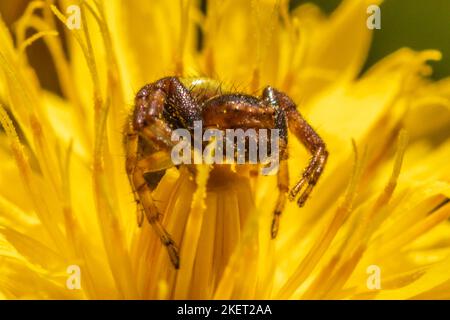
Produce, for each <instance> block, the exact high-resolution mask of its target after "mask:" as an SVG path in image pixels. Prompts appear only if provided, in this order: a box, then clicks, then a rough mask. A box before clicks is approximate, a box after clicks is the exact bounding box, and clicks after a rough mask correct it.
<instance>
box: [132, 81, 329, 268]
mask: <svg viewBox="0 0 450 320" xmlns="http://www.w3.org/2000/svg"><path fill="white" fill-rule="evenodd" d="M219 88H220V84H219V83H218V82H216V81H214V80H212V79H208V78H192V79H181V78H178V77H166V78H162V79H160V80H158V81H156V82H153V83H150V84H147V85H145V86H144V87H143V88H142V89H140V90H139V92H138V93H137V94H136V97H135V101H134V110H133V112H132V114H131V115H130V117H129V118H128V120H127V122H126V127H125V134H124V145H125V152H126V172H127V175H128V178H129V181H130V184H131V187H132V190H133V193H134V197H135V200H136V203H137V206H138V225H139V226H141V225H142V223H143V220H144V216H146V217H147V220H148V222H149V223H150V225H151V226H152V228H153V230H154V231H155V232H156V234H157V235H158V237H159V238H160V240H161V242H162V244H163V245H164V246H165V247H166V248H167V251H168V254H169V257H170V260H171V262H172V264H173V266H174V267H175V268H176V269H178V268H179V266H180V258H179V254H178V247H177V245H176V243H175V242H174V241H173V240H172V237H171V236H170V234H169V233H168V232H167V230H166V229H165V228H164V226H163V225H162V223H161V219H160V218H161V215H160V213H159V212H158V209H157V207H156V205H155V201H154V199H153V198H152V191H153V190H154V189H155V188H156V187H157V185H158V183H159V182H160V180H161V178H162V177H163V175H164V173H165V171H166V170H167V169H168V168H170V167H173V166H174V164H173V162H172V161H171V157H170V155H171V148H172V147H173V146H174V142H173V141H171V134H172V131H173V130H175V129H178V128H184V129H187V130H189V131H192V130H193V124H194V121H203V125H204V127H205V128H207V127H216V128H218V129H219V130H225V129H229V128H242V129H246V128H253V129H255V130H258V129H273V128H276V129H279V132H280V135H279V146H280V147H279V153H280V156H279V159H280V163H279V169H278V172H277V186H278V198H277V202H276V205H275V208H274V210H273V220H272V225H271V236H272V238H275V237H276V236H277V233H278V228H279V219H280V215H281V213H282V212H283V209H284V206H285V203H286V199H289V200H290V201H293V200H295V199H296V198H297V196H298V195H299V194H300V195H299V196H298V198H297V204H298V206H299V207H302V206H303V205H304V204H305V201H306V200H307V198H308V196H309V195H310V193H311V191H312V189H313V188H314V186H315V184H316V183H317V180H318V179H319V177H320V176H321V174H322V171H323V170H324V166H325V164H326V161H327V157H328V152H327V150H326V146H325V143H324V142H323V140H322V139H321V138H320V136H319V135H318V134H317V133H316V132H315V131H314V129H313V128H312V127H311V126H310V125H309V124H308V122H306V120H305V119H304V118H303V117H302V116H301V114H300V113H299V112H298V111H297V107H296V105H295V103H294V102H293V101H292V99H291V98H289V97H288V96H287V95H286V94H285V93H283V92H281V91H278V90H277V89H275V88H272V87H270V86H267V87H266V88H265V89H264V90H263V92H262V95H261V97H255V96H252V95H247V94H241V93H222V92H221V90H220V89H219ZM288 128H289V130H290V131H291V132H292V133H293V134H294V136H295V137H296V138H297V139H298V140H300V141H301V143H303V145H304V146H305V147H306V148H307V149H308V151H309V152H310V153H311V155H312V157H311V159H310V161H309V164H308V165H307V167H306V168H305V169H304V171H303V174H302V176H301V178H300V179H299V181H298V182H297V183H296V184H295V185H294V186H293V187H292V188H291V189H289V173H288V166H287V159H288V152H287V143H288V130H287V129H288ZM191 167H195V166H191ZM190 171H191V172H193V173H194V174H195V168H194V169H192V168H190ZM300 191H301V192H300Z"/></svg>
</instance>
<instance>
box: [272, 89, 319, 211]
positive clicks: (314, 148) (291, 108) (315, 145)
mask: <svg viewBox="0 0 450 320" xmlns="http://www.w3.org/2000/svg"><path fill="white" fill-rule="evenodd" d="M265 92H268V93H270V95H271V96H272V98H273V100H274V101H276V104H278V105H279V106H280V108H281V109H282V110H283V111H284V113H285V115H286V118H287V123H288V127H289V129H290V130H291V132H292V133H293V134H294V135H295V137H296V138H297V139H298V140H299V141H300V142H301V143H302V144H303V145H304V146H305V147H306V148H307V149H308V151H309V152H310V153H311V155H312V156H311V159H310V161H309V164H308V166H307V167H306V168H305V170H304V171H303V174H302V177H301V178H300V180H299V181H298V182H297V183H296V184H295V185H294V187H293V188H292V189H291V190H290V192H289V197H288V198H289V200H290V201H293V200H294V199H295V198H296V197H297V195H298V194H299V193H300V191H302V192H301V193H300V196H299V197H298V200H297V204H298V206H299V207H303V206H304V204H305V202H306V200H307V199H308V197H309V195H310V194H311V191H312V190H313V188H314V186H315V185H316V183H317V181H318V179H319V178H320V176H321V174H322V172H323V169H324V167H325V164H326V162H327V159H328V151H327V149H326V145H325V143H324V141H323V140H322V138H321V137H320V136H319V135H318V134H317V132H315V131H314V129H313V128H312V127H311V126H310V125H309V124H308V122H306V120H305V119H304V118H303V117H302V115H301V114H300V113H299V112H298V111H297V107H296V105H295V103H294V102H293V101H292V100H291V98H289V97H288V96H287V95H286V94H284V93H283V92H280V91H278V90H276V89H274V88H271V87H268V88H266V89H265Z"/></svg>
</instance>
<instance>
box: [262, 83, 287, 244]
mask: <svg viewBox="0 0 450 320" xmlns="http://www.w3.org/2000/svg"><path fill="white" fill-rule="evenodd" d="M263 99H264V100H265V101H266V102H267V103H268V104H270V105H272V106H273V107H274V108H275V127H276V128H277V129H278V130H279V131H280V140H279V152H280V165H279V168H278V173H277V188H278V198H277V202H276V205H275V209H274V211H273V219H272V226H271V236H272V239H274V238H275V237H276V236H277V234H278V229H279V225H280V216H281V214H282V213H283V210H284V206H285V204H286V198H287V196H286V195H287V193H288V191H289V169H288V163H287V159H288V151H287V146H288V133H287V119H286V112H285V110H283V109H282V108H281V106H280V105H279V102H278V100H277V98H276V91H275V89H273V88H271V87H267V88H266V89H265V90H264V91H263Z"/></svg>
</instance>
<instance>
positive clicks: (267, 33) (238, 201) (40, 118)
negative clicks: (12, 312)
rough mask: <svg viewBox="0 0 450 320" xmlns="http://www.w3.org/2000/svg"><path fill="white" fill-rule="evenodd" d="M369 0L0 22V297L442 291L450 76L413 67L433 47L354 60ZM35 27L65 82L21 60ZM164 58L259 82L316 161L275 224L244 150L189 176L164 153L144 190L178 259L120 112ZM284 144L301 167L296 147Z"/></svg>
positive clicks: (54, 15) (266, 192) (264, 187)
mask: <svg viewBox="0 0 450 320" xmlns="http://www.w3.org/2000/svg"><path fill="white" fill-rule="evenodd" d="M374 2H377V1H373V0H371V1H365V0H345V1H343V2H342V4H341V5H340V7H339V8H338V9H336V11H335V12H334V13H333V14H332V15H331V16H329V17H326V16H324V15H323V14H322V13H321V12H320V11H319V10H318V9H317V8H316V7H314V6H312V5H303V6H300V7H298V8H296V9H295V10H294V11H292V12H289V10H288V8H287V1H272V0H264V1H240V0H226V1H208V2H207V11H206V12H207V13H206V14H205V13H204V12H203V11H202V10H200V8H199V6H198V3H197V2H196V1H188V0H183V1H166V0H152V1H138V0H136V1H125V0H110V1H100V0H98V1H94V0H87V1H83V2H80V3H78V2H75V4H78V5H79V8H81V15H80V17H81V28H80V29H77V28H75V29H73V30H69V29H67V28H64V32H65V33H66V36H65V37H63V36H62V35H58V33H57V30H58V29H57V25H58V24H61V22H65V21H66V19H67V16H65V13H66V8H68V6H69V5H70V4H73V2H71V1H59V2H58V7H56V6H54V5H53V1H51V0H47V1H33V2H31V3H30V5H29V7H28V10H27V11H26V12H25V13H24V15H23V17H22V18H21V19H20V20H19V21H18V22H17V23H16V24H15V30H14V32H15V33H16V34H15V36H16V37H15V39H16V42H15V43H14V42H13V40H12V36H11V31H10V30H8V29H7V28H6V26H5V24H4V23H3V22H0V101H1V107H0V122H1V126H2V127H3V129H4V132H1V134H0V159H1V162H0V166H1V170H0V262H1V263H0V297H1V298H6V299H10V298H38V299H42V298H51V299H55V298H56V299H72V298H74V299H78V298H79V299H104V298H114V299H116V298H117V299H124V298H125V299H130V298H136V299H155V298H158V299H166V298H201V299H204V298H205V299H206V298H222V299H229V298H235V299H240V298H261V299H266V298H271V299H280V298H282V299H283V298H284V299H299V298H303V299H311V298H328V299H361V298H376V299H412V298H443V299H449V298H450V237H449V234H450V222H449V220H448V218H449V216H450V204H449V202H448V198H449V197H450V179H449V177H450V165H449V163H448V155H449V154H450V139H449V137H450V79H444V80H441V81H439V82H431V81H429V80H428V79H427V78H426V77H427V76H428V75H429V74H430V72H431V70H430V67H428V66H427V64H426V63H427V61H429V60H437V59H439V58H440V53H439V52H438V51H434V50H430V51H424V52H414V51H412V50H409V49H402V50H399V51H397V52H395V53H393V54H392V55H390V56H388V57H386V58H385V59H383V60H382V61H380V62H378V63H377V64H376V65H375V66H373V67H372V68H371V69H370V70H369V71H367V72H365V73H364V74H363V75H362V76H358V75H359V73H360V70H361V67H362V65H363V62H364V60H365V58H366V56H367V51H368V47H369V45H370V39H371V31H370V30H369V29H367V27H366V18H367V14H366V8H367V6H368V5H369V4H373V3H374ZM58 8H59V9H58ZM39 9H41V10H42V13H43V14H42V15H38V14H37V13H36V11H37V10H39ZM60 10H61V11H60ZM249 13H251V14H249ZM30 28H32V29H33V30H34V33H33V35H32V36H30V37H29V38H26V35H29V33H27V32H26V31H27V30H29V29H30ZM198 28H200V29H201V31H202V35H203V41H202V43H201V48H200V49H198V48H197V47H198V45H199V44H198V30H197V29H198ZM41 37H42V38H43V39H44V40H45V43H46V44H47V46H48V48H49V51H50V53H51V56H52V58H53V62H54V65H55V68H56V70H57V75H58V80H59V83H60V86H61V91H62V96H58V95H56V94H54V93H52V92H49V91H46V90H44V89H42V88H41V87H40V85H39V82H38V80H37V77H36V75H35V74H34V72H33V70H32V69H31V68H30V66H29V64H28V62H27V58H26V55H25V51H26V49H27V47H28V46H29V45H32V43H33V42H34V41H35V40H37V39H39V38H41ZM65 41H66V43H65ZM65 48H67V50H65ZM66 53H67V54H66ZM167 75H178V76H198V75H201V76H208V77H212V78H215V79H218V80H220V81H222V82H223V83H224V84H225V85H227V86H230V87H235V88H237V90H239V91H244V92H248V93H254V94H259V92H260V90H261V88H262V87H264V86H266V85H268V84H270V85H272V86H274V87H276V88H279V89H280V90H283V91H285V92H286V93H288V94H289V95H290V96H291V97H292V98H293V99H294V100H295V101H296V102H297V103H298V104H299V108H300V111H301V112H302V113H303V114H304V115H305V117H306V118H307V119H308V120H309V121H310V122H311V123H312V125H313V126H314V127H315V128H316V129H317V130H318V132H319V133H320V135H321V136H322V137H323V138H324V140H325V142H326V143H327V146H328V148H329V151H330V158H329V162H328V164H327V167H326V169H325V173H324V176H323V177H322V178H321V179H320V181H319V184H318V185H317V186H316V188H315V190H314V191H313V194H312V198H311V199H310V200H309V201H308V202H307V204H306V206H305V207H304V208H302V209H300V208H298V207H297V206H296V204H295V203H289V204H288V205H287V207H286V209H285V211H284V212H283V215H282V219H281V225H280V231H279V235H278V237H277V239H276V240H271V238H270V223H271V218H272V217H271V215H272V210H273V208H274V205H275V201H276V192H274V190H276V178H275V177H272V176H269V177H268V176H259V177H256V178H255V177H251V178H250V177H249V176H248V174H247V171H246V170H245V168H244V169H242V168H240V167H238V168H236V169H237V170H234V169H233V170H231V169H228V168H225V169H224V168H222V169H218V168H210V167H208V166H199V172H200V174H199V175H198V176H197V180H196V181H193V180H192V178H191V176H190V175H189V174H188V172H187V171H186V170H184V169H183V168H182V169H180V170H179V171H178V170H176V169H175V168H173V169H170V170H168V171H167V173H166V175H165V176H164V178H163V180H162V181H161V183H160V184H159V186H158V188H157V189H156V190H155V192H154V195H153V196H154V198H155V199H157V203H158V206H159V209H160V211H161V212H162V213H163V214H164V217H163V223H164V225H165V226H166V227H167V229H168V230H169V231H170V233H171V234H172V235H173V237H174V239H175V240H176V242H177V243H178V244H179V246H180V255H181V267H180V269H179V270H178V271H177V270H175V269H174V268H173V267H172V265H171V263H170V260H169V258H168V256H167V253H166V251H165V249H164V248H163V247H162V245H161V243H160V242H159V240H158V238H157V237H156V235H155V234H154V233H153V232H152V230H151V228H150V227H149V225H148V224H147V223H144V225H143V227H142V228H138V226H137V224H136V218H135V211H136V207H135V203H134V201H133V196H132V191H131V188H130V186H129V183H128V180H127V177H126V174H125V171H124V151H123V149H122V127H123V123H124V120H125V118H126V115H127V114H128V113H129V112H130V110H131V108H132V101H133V95H134V94H135V92H136V91H137V89H139V88H140V87H141V86H142V85H144V84H145V83H149V82H153V81H155V80H157V79H159V78H161V77H164V76H167ZM289 148H290V149H289V154H290V159H289V169H290V175H291V177H292V178H291V179H296V178H297V177H299V176H300V174H301V170H302V168H303V167H304V166H305V165H306V163H307V160H308V154H307V152H306V150H305V149H304V148H303V147H302V146H301V145H300V144H299V143H298V142H296V141H295V140H294V139H290V146H289ZM241 169H242V170H241ZM291 184H292V181H291ZM77 266H78V267H79V270H78V271H79V273H77V272H76V274H75V275H76V276H79V279H80V280H81V288H77V287H75V288H73V287H71V286H70V284H71V282H70V281H71V279H72V277H73V276H74V274H73V272H72V270H77V268H75V269H73V268H74V267H77ZM377 277H379V278H377ZM377 279H378V280H380V281H378V280H377ZM75 280H76V279H75ZM72 284H73V283H72ZM71 289H72V290H71Z"/></svg>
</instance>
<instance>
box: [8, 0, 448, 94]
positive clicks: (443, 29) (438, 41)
mask: <svg viewBox="0 0 450 320" xmlns="http://www.w3.org/2000/svg"><path fill="white" fill-rule="evenodd" d="M149 1H151V0H149ZM29 2H30V0H0V14H1V15H2V17H3V19H4V20H5V21H6V23H7V24H8V25H9V26H11V25H12V24H13V23H14V21H15V20H17V18H18V17H20V16H21V14H22V13H23V11H24V10H25V8H26V6H27V4H28V3H29ZM306 2H312V3H315V4H317V5H318V6H320V7H321V8H322V9H323V11H324V12H326V13H331V12H332V11H333V10H334V9H335V8H336V7H337V6H338V5H339V3H340V2H341V0H291V1H290V8H291V9H293V8H295V7H297V6H299V5H301V4H304V3H306ZM203 3H205V0H204V1H203ZM61 34H62V33H61ZM401 47H410V48H412V49H415V50H424V49H439V50H440V51H441V52H442V54H443V59H442V61H439V62H433V63H432V66H433V69H434V73H433V78H434V79H440V78H443V77H446V76H450V0H427V1H425V0H385V1H384V2H383V3H382V4H381V30H374V38H373V42H372V47H371V50H370V53H369V56H368V59H367V62H366V65H365V67H364V69H367V68H368V67H370V66H371V65H372V64H374V63H375V62H376V61H378V60H379V59H381V58H383V57H384V56H386V55H387V54H389V53H391V52H393V51H395V50H397V49H399V48H401ZM27 53H28V55H29V61H30V63H31V64H32V66H33V68H34V69H35V70H37V72H38V76H39V79H40V81H41V84H42V86H43V87H44V88H46V89H49V90H52V91H56V92H59V87H58V82H57V80H56V79H57V78H56V76H55V70H54V68H53V63H52V62H51V59H50V56H49V52H48V50H47V48H46V46H45V45H44V43H43V40H39V41H38V42H36V43H35V44H33V46H31V47H30V48H29V49H28V50H27Z"/></svg>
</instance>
